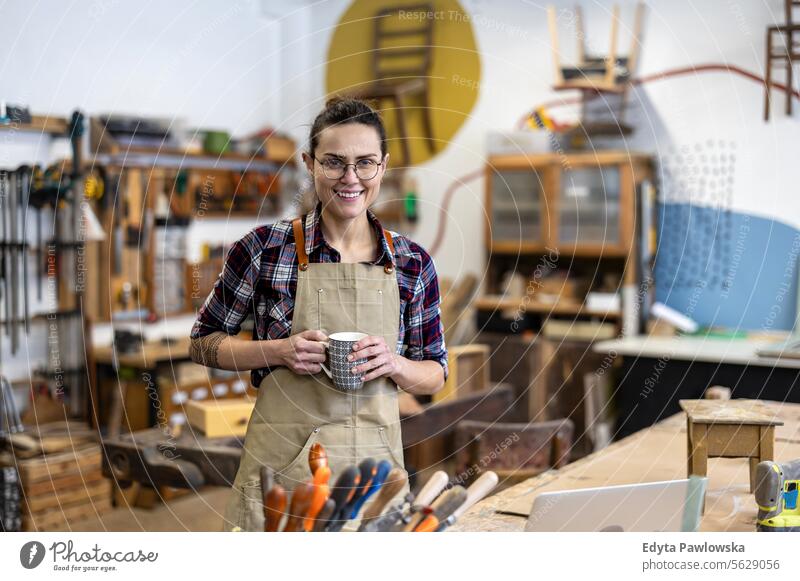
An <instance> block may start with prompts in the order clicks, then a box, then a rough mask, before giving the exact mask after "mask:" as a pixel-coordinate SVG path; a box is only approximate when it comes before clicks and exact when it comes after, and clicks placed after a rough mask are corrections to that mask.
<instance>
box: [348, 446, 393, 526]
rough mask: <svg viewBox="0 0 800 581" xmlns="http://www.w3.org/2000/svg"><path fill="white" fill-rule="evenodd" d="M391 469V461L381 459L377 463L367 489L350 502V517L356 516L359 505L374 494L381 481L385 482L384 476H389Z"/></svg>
mask: <svg viewBox="0 0 800 581" xmlns="http://www.w3.org/2000/svg"><path fill="white" fill-rule="evenodd" d="M391 469H392V463H391V462H389V461H388V460H381V461H380V462H379V463H378V466H377V468H375V476H374V477H373V478H372V482H371V483H370V485H369V489H367V491H366V492H364V494H362V495H361V496H360V497H359V498H358V499H357V500H356V501H355V502H353V503H352V505H353V506H352V510H351V511H350V518H351V519H353V518H356V516H358V511H360V510H361V507H362V506H364V503H365V502H366V501H367V500H368V499H369V497H370V496H372V495H373V494H375V493H376V492H377V491H378V489H379V488H380V487H381V486H383V483H384V482H386V477H387V476H389V471H390V470H391Z"/></svg>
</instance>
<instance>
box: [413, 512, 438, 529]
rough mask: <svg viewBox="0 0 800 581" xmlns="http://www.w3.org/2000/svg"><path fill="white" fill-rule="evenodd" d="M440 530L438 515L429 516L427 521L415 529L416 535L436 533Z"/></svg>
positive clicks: (426, 518)
mask: <svg viewBox="0 0 800 581" xmlns="http://www.w3.org/2000/svg"><path fill="white" fill-rule="evenodd" d="M438 528H439V519H438V518H436V515H433V514H429V515H428V516H426V517H425V520H424V521H422V522H421V523H419V525H418V526H417V528H415V529H414V532H415V533H434V532H436V529H438Z"/></svg>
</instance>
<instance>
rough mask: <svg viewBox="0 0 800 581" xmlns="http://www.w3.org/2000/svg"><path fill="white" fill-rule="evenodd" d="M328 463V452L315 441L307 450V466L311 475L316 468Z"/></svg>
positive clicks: (314, 472)
mask: <svg viewBox="0 0 800 581" xmlns="http://www.w3.org/2000/svg"><path fill="white" fill-rule="evenodd" d="M327 465H328V453H327V452H325V448H324V447H323V446H322V444H320V443H319V442H315V443H314V445H313V446H311V450H309V452H308V467H309V469H310V470H311V475H312V476H313V475H314V474H316V473H317V469H318V468H320V467H321V466H327Z"/></svg>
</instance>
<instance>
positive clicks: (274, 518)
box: [262, 484, 286, 533]
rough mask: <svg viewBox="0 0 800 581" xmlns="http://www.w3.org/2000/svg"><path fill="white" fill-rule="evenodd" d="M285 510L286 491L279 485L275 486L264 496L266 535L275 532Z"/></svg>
mask: <svg viewBox="0 0 800 581" xmlns="http://www.w3.org/2000/svg"><path fill="white" fill-rule="evenodd" d="M262 490H263V489H262ZM285 510H286V490H284V488H283V486H281V485H280V484H275V485H274V486H273V487H272V488H270V489H269V491H268V492H267V494H266V495H265V496H264V530H265V531H267V532H268V533H272V532H277V531H278V527H279V526H280V524H281V519H282V518H283V512H284V511H285Z"/></svg>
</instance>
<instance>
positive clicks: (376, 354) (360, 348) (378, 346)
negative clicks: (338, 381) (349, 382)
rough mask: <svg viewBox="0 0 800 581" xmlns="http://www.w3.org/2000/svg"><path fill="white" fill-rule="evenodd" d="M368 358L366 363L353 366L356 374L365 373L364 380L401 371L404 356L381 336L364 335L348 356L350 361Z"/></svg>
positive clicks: (389, 375)
mask: <svg viewBox="0 0 800 581" xmlns="http://www.w3.org/2000/svg"><path fill="white" fill-rule="evenodd" d="M357 359H368V361H366V362H365V363H362V364H361V365H358V366H356V367H353V368H352V372H353V374H354V375H361V374H362V373H365V374H366V375H364V381H369V380H371V379H375V378H376V377H391V376H392V375H394V374H395V373H397V372H399V371H400V368H401V365H402V359H403V358H402V357H401V356H400V355H397V354H396V353H395V352H394V350H392V349H390V348H389V346H388V345H387V344H386V340H385V339H384V338H383V337H380V336H369V337H364V338H363V339H361V340H360V341H359V342H358V343H356V344H355V345H353V352H352V353H351V354H350V355H348V356H347V360H348V361H355V360H357Z"/></svg>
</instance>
